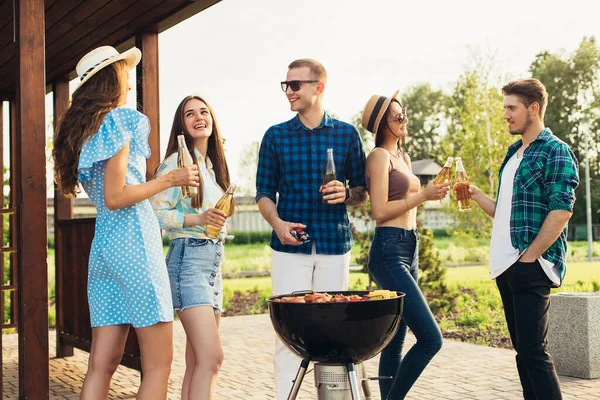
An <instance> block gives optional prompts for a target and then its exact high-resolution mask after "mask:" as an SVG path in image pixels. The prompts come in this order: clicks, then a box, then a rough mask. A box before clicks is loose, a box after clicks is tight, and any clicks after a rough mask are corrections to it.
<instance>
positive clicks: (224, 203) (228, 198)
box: [204, 183, 236, 239]
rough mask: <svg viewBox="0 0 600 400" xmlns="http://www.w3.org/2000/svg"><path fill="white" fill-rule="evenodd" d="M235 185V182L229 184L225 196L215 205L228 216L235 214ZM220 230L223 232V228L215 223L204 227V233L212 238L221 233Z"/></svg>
mask: <svg viewBox="0 0 600 400" xmlns="http://www.w3.org/2000/svg"><path fill="white" fill-rule="evenodd" d="M235 187H236V186H235V184H233V183H232V184H231V185H229V187H228V188H227V191H226V192H225V194H223V196H222V197H221V198H220V199H219V201H217V204H216V205H215V208H217V209H219V210H221V211H223V212H224V213H225V215H226V216H227V218H229V217H231V216H232V215H233V208H234V207H235V203H234V201H233V191H234V190H235ZM219 232H221V228H219V227H218V226H214V225H206V228H205V229H204V234H205V235H206V236H208V237H209V238H212V239H216V238H217V236H218V235H219Z"/></svg>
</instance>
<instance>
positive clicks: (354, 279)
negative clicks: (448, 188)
mask: <svg viewBox="0 0 600 400" xmlns="http://www.w3.org/2000/svg"><path fill="white" fill-rule="evenodd" d="M461 240H462V239H461ZM460 244H461V247H459V246H458V245H457V244H456V242H455V241H452V240H451V238H439V239H435V245H436V248H437V249H438V250H439V251H440V256H441V258H442V260H443V261H444V262H445V263H446V264H447V265H448V264H450V265H452V264H453V263H454V262H456V260H462V261H460V262H464V261H465V260H466V259H468V258H469V257H474V256H476V255H478V254H487V252H488V244H487V241H485V242H484V241H480V240H476V239H469V241H468V243H465V242H460ZM464 245H467V246H464ZM462 246H464V247H462ZM166 250H167V248H165V253H166ZM359 250H360V249H359V248H358V246H355V247H354V248H353V249H352V252H351V254H352V258H351V260H352V261H351V262H354V259H355V257H356V255H357V254H358V252H359ZM569 252H570V254H569V259H570V260H571V261H570V262H569V263H568V266H567V274H566V277H565V281H564V282H563V286H562V287H561V288H558V289H553V290H552V292H553V293H558V292H591V291H600V262H592V263H587V262H578V261H576V260H582V259H585V258H586V256H587V243H585V242H574V243H573V242H570V243H569ZM270 253H271V249H270V247H269V246H268V244H261V243H253V244H244V245H232V244H228V245H227V246H226V250H225V263H224V267H223V271H224V273H230V274H232V273H238V272H242V271H269V270H270V258H271V257H270ZM594 253H595V255H596V256H597V255H598V254H599V253H600V243H598V242H596V243H594ZM486 257H487V256H486ZM480 261H481V260H480ZM485 261H486V262H485V265H481V266H462V267H452V268H447V269H446V270H447V275H446V283H447V286H448V289H449V291H450V293H451V294H452V298H453V300H452V307H451V308H450V310H449V311H447V312H437V313H436V319H437V320H438V322H439V324H440V328H441V329H442V331H443V333H444V336H445V337H446V338H454V339H458V340H463V341H468V342H471V343H477V344H485V345H491V346H502V347H507V346H509V342H508V332H507V330H506V324H505V321H504V313H503V310H502V303H501V301H500V295H499V293H498V290H497V288H496V285H495V282H494V281H492V280H490V279H489V266H488V265H487V259H485ZM48 278H49V285H48V292H49V298H50V310H49V314H50V316H49V323H50V325H51V326H53V325H54V319H55V312H54V294H55V288H54V250H53V249H49V250H48ZM367 285H368V276H367V274H364V273H361V272H352V273H351V274H350V289H354V290H364V289H366V287H367ZM237 291H239V292H241V293H247V292H250V291H256V292H258V293H259V295H258V300H257V302H256V304H255V305H254V306H252V307H250V308H249V309H248V310H247V312H248V313H260V312H265V311H266V300H265V299H266V298H268V297H270V296H271V278H270V277H268V276H267V277H258V278H239V279H225V281H224V298H225V299H224V301H225V304H224V305H225V308H226V309H227V308H228V306H229V305H230V304H231V300H232V298H233V297H234V293H235V292H237ZM255 297H256V296H255ZM429 300H433V299H429ZM5 306H6V305H5Z"/></svg>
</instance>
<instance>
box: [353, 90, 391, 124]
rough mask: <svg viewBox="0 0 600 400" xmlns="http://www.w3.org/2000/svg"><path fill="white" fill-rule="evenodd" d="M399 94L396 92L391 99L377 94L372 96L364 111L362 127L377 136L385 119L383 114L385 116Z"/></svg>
mask: <svg viewBox="0 0 600 400" xmlns="http://www.w3.org/2000/svg"><path fill="white" fill-rule="evenodd" d="M398 93H400V91H399V90H396V91H395V92H394V94H393V95H392V96H391V97H385V96H379V95H376V94H374V95H373V96H371V98H370V99H369V101H367V104H366V105H365V109H364V110H363V115H362V120H361V121H360V123H361V125H362V127H363V128H365V129H366V130H368V131H369V132H371V133H373V134H376V133H377V128H379V123H380V122H381V118H383V114H385V112H386V110H387V109H388V107H389V106H390V104H391V102H392V100H394V99H396V98H397V97H398Z"/></svg>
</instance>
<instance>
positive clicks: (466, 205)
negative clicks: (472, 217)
mask: <svg viewBox="0 0 600 400" xmlns="http://www.w3.org/2000/svg"><path fill="white" fill-rule="evenodd" d="M455 188H456V201H458V211H471V193H469V178H468V177H467V173H466V172H465V168H464V167H463V164H462V158H461V157H456V185H455Z"/></svg>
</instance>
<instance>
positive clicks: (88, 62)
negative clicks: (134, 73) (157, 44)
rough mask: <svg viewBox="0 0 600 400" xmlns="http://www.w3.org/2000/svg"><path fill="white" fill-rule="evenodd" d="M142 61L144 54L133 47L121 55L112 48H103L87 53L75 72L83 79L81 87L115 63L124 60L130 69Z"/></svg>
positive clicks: (80, 83)
mask: <svg viewBox="0 0 600 400" xmlns="http://www.w3.org/2000/svg"><path fill="white" fill-rule="evenodd" d="M141 59H142V52H141V51H140V50H139V49H138V48H137V47H133V48H131V49H129V50H127V51H125V52H123V53H119V52H118V51H117V50H116V49H115V48H114V47H112V46H101V47H98V48H95V49H94V50H92V51H90V52H89V53H87V54H86V55H85V56H83V57H81V60H79V62H78V63H77V67H75V71H76V72H77V76H79V79H81V82H79V86H78V88H79V87H81V85H83V84H84V83H86V82H87V81H88V79H90V78H91V77H92V76H94V74H96V73H97V72H98V71H100V70H101V69H102V68H104V67H106V66H107V65H110V64H112V63H114V62H115V61H119V60H124V61H125V62H127V66H128V67H129V69H132V68H133V67H135V66H136V65H137V64H138V63H139V62H140V60H141Z"/></svg>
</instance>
